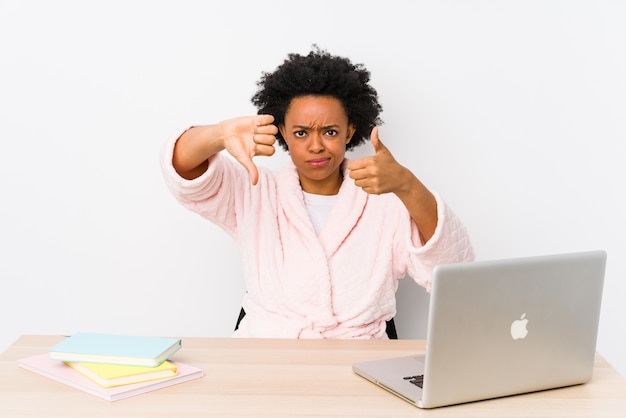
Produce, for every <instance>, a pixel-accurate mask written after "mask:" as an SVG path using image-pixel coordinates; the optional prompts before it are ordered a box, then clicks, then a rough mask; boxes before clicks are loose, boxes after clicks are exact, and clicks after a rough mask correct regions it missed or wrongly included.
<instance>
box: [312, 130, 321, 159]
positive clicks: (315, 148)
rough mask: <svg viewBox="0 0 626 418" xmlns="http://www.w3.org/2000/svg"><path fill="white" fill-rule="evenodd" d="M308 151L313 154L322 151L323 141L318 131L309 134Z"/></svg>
mask: <svg viewBox="0 0 626 418" xmlns="http://www.w3.org/2000/svg"><path fill="white" fill-rule="evenodd" d="M310 138H311V140H310V142H309V151H310V152H312V153H313V154H319V153H320V152H322V151H324V141H323V140H322V137H321V135H320V134H319V133H317V132H313V133H311V136H310Z"/></svg>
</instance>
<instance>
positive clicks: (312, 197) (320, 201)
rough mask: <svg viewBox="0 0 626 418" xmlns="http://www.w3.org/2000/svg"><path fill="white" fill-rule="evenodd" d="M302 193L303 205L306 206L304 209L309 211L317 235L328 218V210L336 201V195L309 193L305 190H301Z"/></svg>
mask: <svg viewBox="0 0 626 418" xmlns="http://www.w3.org/2000/svg"><path fill="white" fill-rule="evenodd" d="M302 194H303V195H304V206H306V210H307V211H308V212H309V218H311V222H312V223H313V227H314V228H315V232H317V235H319V234H320V231H321V230H322V228H323V227H324V224H325V223H326V219H328V215H329V214H330V211H331V210H332V209H333V206H335V203H336V202H337V198H338V195H330V196H327V195H321V194H311V193H307V192H305V191H303V192H302Z"/></svg>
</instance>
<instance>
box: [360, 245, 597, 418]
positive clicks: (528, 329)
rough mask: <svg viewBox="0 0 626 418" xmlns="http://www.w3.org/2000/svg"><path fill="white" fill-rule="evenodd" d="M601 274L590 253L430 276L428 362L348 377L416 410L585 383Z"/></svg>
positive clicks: (458, 267)
mask: <svg viewBox="0 0 626 418" xmlns="http://www.w3.org/2000/svg"><path fill="white" fill-rule="evenodd" d="M605 264H606V253H605V252H604V251H590V252H581V253H570V254H558V255H549V256H538V257H527V258H515V259H508V260H497V261H476V262H471V263H460V264H449V265H441V266H437V267H436V268H435V270H434V272H433V284H432V289H431V295H430V311H429V317H428V331H427V341H426V354H425V355H415V356H410V357H401V358H392V359H384V360H376V361H368V362H360V363H355V364H354V365H353V370H354V372H355V373H357V374H358V375H360V376H362V377H364V378H366V379H368V380H370V381H372V382H374V383H376V384H377V385H379V386H381V387H383V388H384V389H386V390H388V391H390V392H392V393H394V394H395V395H397V396H399V397H401V398H403V399H404V400H406V401H408V402H410V403H412V404H414V405H416V406H418V407H420V408H434V407H440V406H446V405H453V404H459V403H465V402H472V401H479V400H485V399H490V398H497V397H502V396H509V395H516V394H521V393H527V392H533V391H538V390H544V389H553V388H557V387H563V386H570V385H576V384H581V383H585V382H587V381H588V380H589V379H590V378H591V375H592V372H593V365H594V358H595V351H596V336H597V331H598V321H599V316H600V302H601V299H602V288H603V283H604V270H605Z"/></svg>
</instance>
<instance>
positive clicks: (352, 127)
mask: <svg viewBox="0 0 626 418" xmlns="http://www.w3.org/2000/svg"><path fill="white" fill-rule="evenodd" d="M355 132H356V125H355V124H354V123H351V124H350V125H348V136H347V137H346V144H349V143H350V141H352V136H353V135H354V133H355Z"/></svg>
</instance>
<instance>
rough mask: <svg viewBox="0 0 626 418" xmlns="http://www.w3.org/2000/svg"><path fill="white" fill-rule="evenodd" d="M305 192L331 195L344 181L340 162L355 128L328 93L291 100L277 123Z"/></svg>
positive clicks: (342, 109)
mask: <svg viewBox="0 0 626 418" xmlns="http://www.w3.org/2000/svg"><path fill="white" fill-rule="evenodd" d="M279 129H280V132H281V134H282V136H283V138H285V142H286V143H287V147H288V148H289V154H290V155H291V159H292V160H293V162H294V164H295V165H296V168H297V170H298V175H299V177H300V185H301V186H302V190H304V191H305V192H307V193H313V194H322V195H333V194H337V193H338V192H339V187H340V186H341V182H342V180H343V177H342V173H341V163H342V162H343V159H344V156H345V154H346V145H347V144H348V143H349V142H350V140H351V139H352V135H353V134H354V131H355V128H354V126H353V125H350V124H348V115H347V114H346V111H345V110H344V108H343V105H342V104H341V102H340V101H339V100H338V99H336V98H334V97H329V96H303V97H296V98H295V99H293V100H292V101H291V104H290V105H289V107H288V108H287V113H285V124H284V125H281V126H279Z"/></svg>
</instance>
